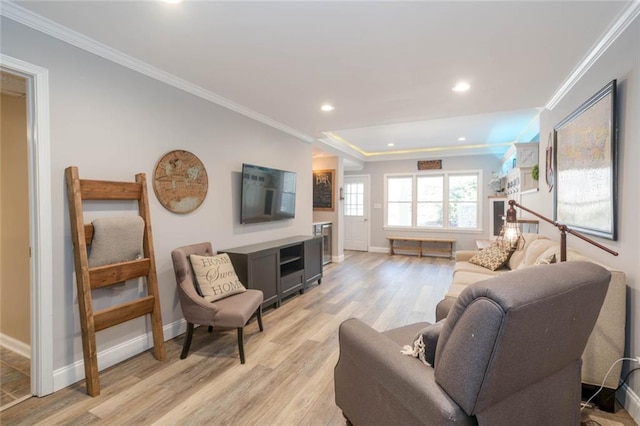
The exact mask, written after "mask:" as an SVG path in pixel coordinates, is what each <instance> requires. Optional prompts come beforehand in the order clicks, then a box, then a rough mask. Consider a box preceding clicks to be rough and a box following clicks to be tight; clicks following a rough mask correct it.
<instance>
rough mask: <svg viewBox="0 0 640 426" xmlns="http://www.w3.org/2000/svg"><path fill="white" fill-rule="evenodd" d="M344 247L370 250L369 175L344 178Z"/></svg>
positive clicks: (346, 248)
mask: <svg viewBox="0 0 640 426" xmlns="http://www.w3.org/2000/svg"><path fill="white" fill-rule="evenodd" d="M343 205H344V249H345V250H360V251H368V250H369V176H345V178H344V203H343Z"/></svg>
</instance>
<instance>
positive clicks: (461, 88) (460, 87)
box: [451, 81, 471, 92]
mask: <svg viewBox="0 0 640 426" xmlns="http://www.w3.org/2000/svg"><path fill="white" fill-rule="evenodd" d="M470 88H471V85H470V84H469V83H467V82H466V81H459V82H458V83H456V85H455V86H453V87H452V88H451V90H453V91H454V92H466V91H467V90H469V89H470Z"/></svg>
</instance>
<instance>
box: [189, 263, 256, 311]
mask: <svg viewBox="0 0 640 426" xmlns="http://www.w3.org/2000/svg"><path fill="white" fill-rule="evenodd" d="M189 260H190V261H191V266H192V267H193V272H194V274H195V276H196V282H197V283H198V287H200V292H201V293H202V295H203V296H204V300H206V301H207V302H214V301H216V300H219V299H223V298H225V297H227V296H231V295H233V294H238V293H242V292H245V291H247V289H246V288H245V287H244V286H243V285H242V283H241V282H240V279H239V278H238V275H236V271H235V270H234V269H233V264H232V263H231V259H229V255H228V254H226V253H223V254H219V255H216V256H198V255H196V254H192V255H190V256H189Z"/></svg>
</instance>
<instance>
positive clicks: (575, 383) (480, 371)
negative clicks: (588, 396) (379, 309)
mask: <svg viewBox="0 0 640 426" xmlns="http://www.w3.org/2000/svg"><path fill="white" fill-rule="evenodd" d="M609 281H610V273H609V272H608V271H607V270H605V269H604V268H602V267H599V266H597V265H594V264H592V263H586V262H568V263H563V264H555V265H544V266H536V267H533V268H527V269H524V270H521V271H516V272H513V273H512V274H509V275H508V276H507V275H500V276H496V277H494V278H492V279H490V280H486V281H482V282H478V283H476V284H473V285H470V286H467V287H466V288H465V289H464V290H463V291H462V292H461V293H460V295H459V297H458V298H457V300H456V302H455V304H454V306H453V307H452V309H451V312H450V313H449V315H448V316H447V318H446V319H444V320H443V321H441V322H439V323H437V324H433V325H429V324H427V323H419V324H413V325H409V326H405V327H402V328H399V329H395V330H391V331H388V332H384V333H379V332H377V331H375V330H373V329H372V328H371V327H369V326H367V325H366V324H364V323H363V322H362V321H360V320H357V319H351V320H347V321H345V322H344V323H342V324H341V326H340V330H339V340H340V358H339V360H338V363H337V365H336V367H335V372H334V379H335V397H336V404H337V405H338V406H339V407H340V408H341V409H342V412H343V414H344V416H345V417H346V418H347V419H348V421H350V422H351V423H353V424H354V425H361V424H362V425H376V424H380V425H389V424H412V425H413V424H427V425H450V424H469V425H470V424H488V425H498V426H499V425H513V424H518V425H540V424H558V425H560V424H561V425H578V424H579V423H580V413H579V407H580V366H581V360H580V356H581V354H582V352H583V350H584V347H585V345H586V342H587V339H588V337H589V334H590V333H591V330H592V329H593V326H594V324H595V322H596V318H597V316H598V312H599V311H600V307H601V305H602V303H603V300H604V298H605V295H606V292H607V287H608V283H609ZM425 326H426V328H424V327H425ZM421 329H422V330H421ZM422 333H424V334H422ZM418 335H422V336H426V337H425V339H426V341H425V344H426V349H427V350H425V353H428V354H433V355H428V356H427V357H428V358H430V357H431V356H433V359H429V361H430V362H432V364H433V367H432V366H428V365H425V364H423V363H422V361H420V360H419V359H417V358H414V357H411V356H407V355H403V354H401V352H400V349H401V347H402V346H403V345H407V344H410V343H411V342H413V341H414V339H415V338H416V336H418ZM434 348H435V350H433V349H434ZM429 349H431V350H429ZM550 389H553V392H550Z"/></svg>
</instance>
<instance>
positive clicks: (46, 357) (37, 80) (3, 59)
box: [0, 54, 54, 406]
mask: <svg viewBox="0 0 640 426" xmlns="http://www.w3.org/2000/svg"><path fill="white" fill-rule="evenodd" d="M0 64H1V66H0V72H1V73H2V75H6V76H7V78H8V79H13V80H16V81H17V82H19V83H21V84H23V87H24V89H25V90H24V92H25V93H24V101H25V103H26V106H25V107H24V108H26V119H25V120H24V121H23V122H22V123H23V124H22V126H24V127H23V129H22V131H23V132H24V134H26V138H24V137H21V138H20V140H21V146H20V147H19V148H20V152H21V154H20V155H22V156H23V157H24V158H23V160H24V163H22V164H23V166H22V169H21V170H20V171H19V172H13V174H16V173H22V174H21V175H20V177H18V176H13V174H10V177H9V178H7V179H5V178H4V176H3V178H2V188H1V189H2V194H0V195H1V196H2V205H1V206H0V209H4V210H5V211H9V210H7V208H11V207H12V204H13V200H12V198H11V197H9V201H5V200H7V197H5V189H6V188H7V186H5V183H6V184H8V185H15V187H16V188H17V187H18V186H19V187H20V189H19V192H20V194H21V195H22V197H23V198H25V197H26V202H25V201H24V199H23V201H22V203H23V205H24V204H25V203H26V206H27V207H26V213H22V214H23V215H24V217H22V219H23V220H25V221H26V223H27V224H26V228H27V230H26V231H22V233H21V235H22V236H24V235H25V234H26V241H25V240H24V237H21V238H23V239H22V240H20V241H21V242H20V244H19V245H16V246H15V247H14V246H13V245H12V246H9V245H7V244H8V243H6V242H5V241H4V237H5V236H9V235H10V234H9V233H8V231H6V232H5V230H6V228H5V227H4V226H3V229H2V233H3V241H2V245H1V246H0V255H1V256H3V257H4V254H5V253H6V252H9V251H11V252H15V253H16V255H19V256H20V257H22V258H24V259H26V262H27V265H28V266H27V268H28V272H27V273H26V274H25V273H24V271H22V273H23V274H24V275H23V276H22V278H20V279H19V280H20V281H19V282H18V283H14V286H15V287H22V288H21V289H20V290H24V289H26V290H25V291H27V292H28V296H27V300H28V303H27V306H26V308H23V310H24V311H26V315H27V318H26V319H24V317H22V319H21V320H20V321H22V322H23V323H26V324H28V326H27V332H26V334H28V338H25V337H24V334H25V332H24V330H23V329H22V331H21V332H20V333H21V334H20V335H17V337H12V338H13V339H14V340H15V342H12V343H14V345H13V346H14V348H13V349H15V347H16V346H17V348H18V349H19V350H20V349H21V350H22V351H23V355H24V352H26V355H28V357H27V358H29V361H30V362H29V367H27V368H26V369H27V371H28V372H29V382H30V385H29V386H27V389H29V393H28V395H26V396H25V397H24V398H28V397H30V396H31V395H36V396H45V395H48V394H50V393H52V392H53V389H54V385H53V315H52V313H53V300H52V298H53V244H52V235H53V230H52V208H51V187H50V186H51V160H50V138H49V73H48V70H46V69H45V68H42V67H39V66H37V65H33V64H30V63H28V62H25V61H22V60H20V59H16V58H13V57H11V56H7V55H3V54H0ZM3 86H4V81H3ZM4 106H5V102H4V99H3V105H2V107H3V109H4ZM4 113H5V111H3V112H2V114H3V118H2V139H3V142H2V143H3V144H4V139H5V134H4V132H5V128H4V127H5V124H6V123H5V118H4ZM11 121H13V120H11ZM7 123H9V120H8V119H7ZM7 139H12V138H9V137H7ZM14 148H15V147H14ZM25 153H26V154H25ZM4 155H5V150H4V149H3V152H2V157H4ZM2 166H3V168H4V166H5V162H4V161H2ZM0 172H1V171H0ZM19 180H21V182H18V181H19ZM5 181H6V182H5ZM12 189H13V188H11V187H9V189H8V191H11V190H12ZM9 193H10V192H9ZM5 203H6V204H7V206H5ZM5 207H7V208H5ZM7 214H8V215H10V214H9V213H7ZM2 216H4V211H3V212H2ZM2 219H3V218H2V217H0V221H2ZM14 222H15V219H13V220H12V222H11V223H12V225H13V223H14ZM11 244H13V240H11ZM16 244H18V243H16ZM12 267H13V265H12ZM8 269H11V268H8ZM2 273H3V278H2V280H3V281H4V280H5V275H4V273H5V267H4V265H3V266H2ZM0 285H4V283H3V284H0ZM5 294H6V293H5V292H4V290H3V295H2V299H3V300H4V299H5ZM23 296H24V294H23ZM7 299H10V301H13V297H11V298H7ZM3 310H4V309H3ZM13 321H14V320H11V321H10V322H12V323H13ZM2 322H3V323H4V318H3V321H2ZM12 325H15V324H12ZM24 325H25V324H22V326H23V328H24ZM3 327H4V326H3ZM0 333H4V330H2V331H0ZM15 333H16V332H15V331H9V332H7V335H10V336H13V335H14V334H15ZM2 336H3V334H0V337H2ZM6 340H7V339H4V338H3V340H2V341H1V342H0V346H7V345H6ZM25 341H26V342H25ZM16 342H18V343H17V344H16ZM13 351H14V352H15V350H13ZM18 352H19V351H18ZM24 365H25V364H24V363H20V365H19V367H20V368H21V369H23V370H24V369H25V366H24ZM3 378H4V377H3ZM3 381H4V380H3ZM2 396H3V404H2V405H3V406H4V405H5V404H4V397H5V395H4V394H3V395H2ZM18 400H21V398H18V399H15V401H18ZM15 403H16V402H12V404H15Z"/></svg>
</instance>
